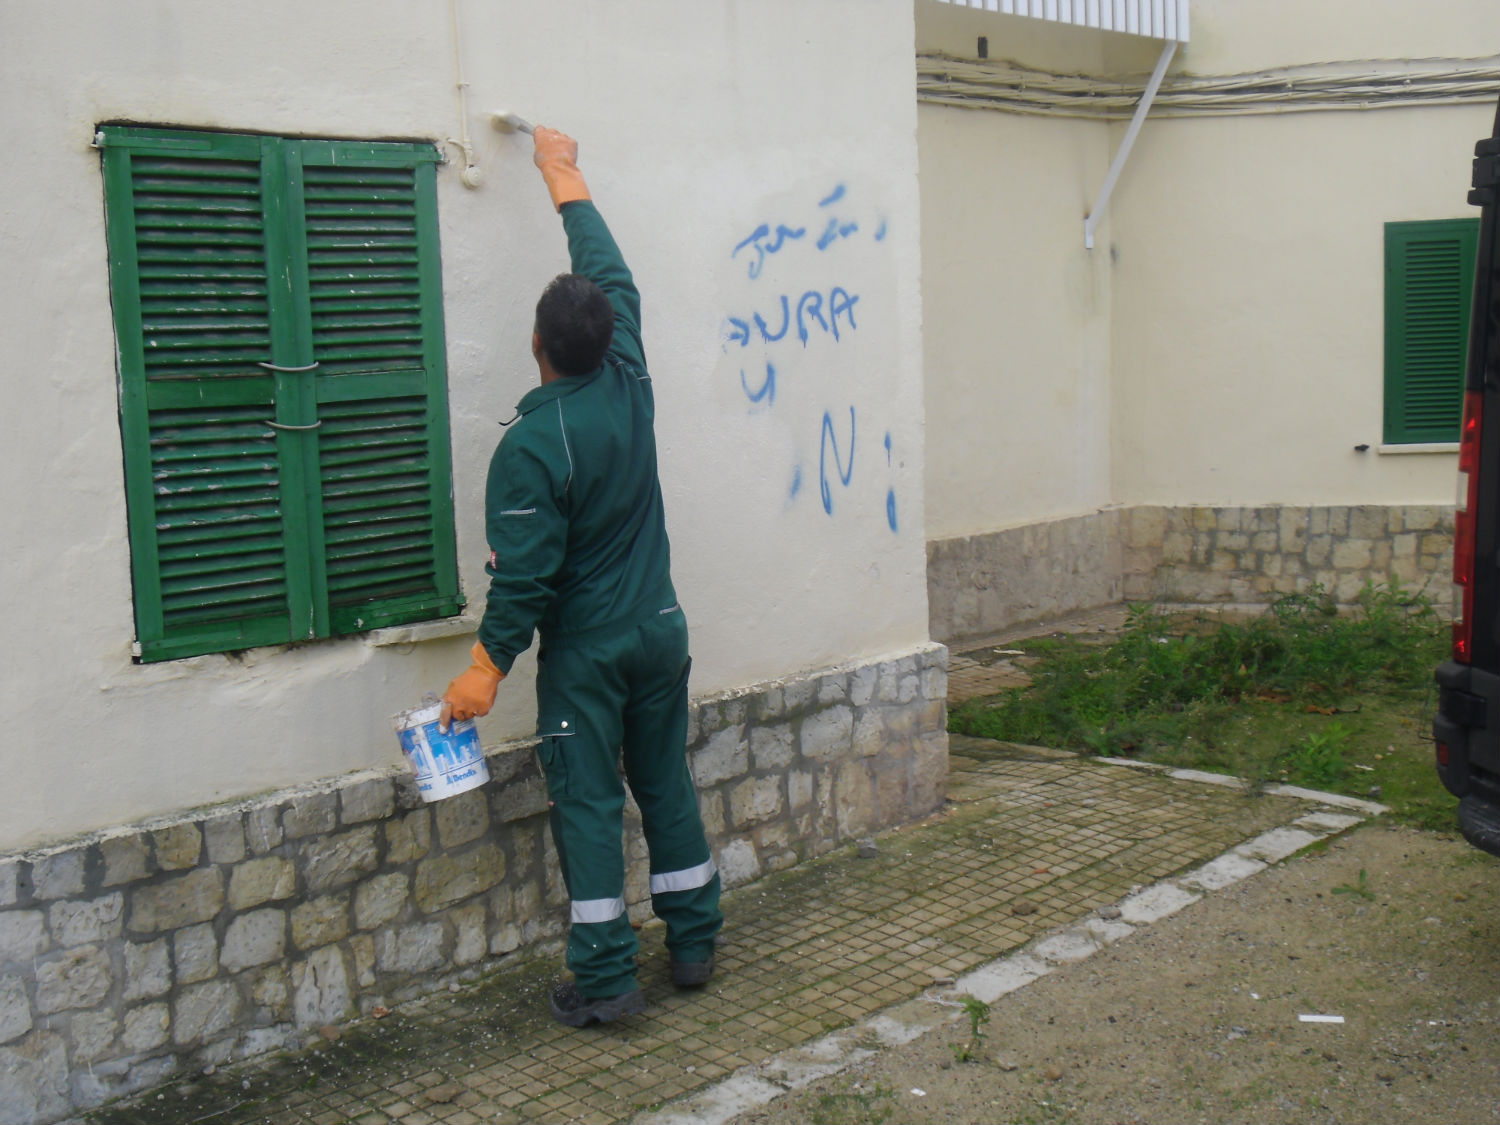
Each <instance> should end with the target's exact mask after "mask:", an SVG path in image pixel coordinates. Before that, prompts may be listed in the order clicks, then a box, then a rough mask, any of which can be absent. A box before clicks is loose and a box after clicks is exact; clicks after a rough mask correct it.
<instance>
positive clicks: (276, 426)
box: [266, 418, 323, 430]
mask: <svg viewBox="0 0 1500 1125" xmlns="http://www.w3.org/2000/svg"><path fill="white" fill-rule="evenodd" d="M322 424H323V419H321V418H319V419H318V420H317V421H316V422H314V423H313V424H312V425H311V426H288V425H287V424H286V423H285V422H273V421H271V420H270V419H269V418H267V419H266V425H268V426H270V427H271V429H273V430H316V429H317V428H318V427H319V426H321V425H322Z"/></svg>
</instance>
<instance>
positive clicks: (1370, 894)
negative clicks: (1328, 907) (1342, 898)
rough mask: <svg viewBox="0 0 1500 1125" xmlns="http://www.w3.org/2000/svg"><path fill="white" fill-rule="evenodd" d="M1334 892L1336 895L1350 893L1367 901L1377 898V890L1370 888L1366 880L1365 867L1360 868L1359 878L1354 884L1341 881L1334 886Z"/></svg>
mask: <svg viewBox="0 0 1500 1125" xmlns="http://www.w3.org/2000/svg"><path fill="white" fill-rule="evenodd" d="M1333 893H1334V894H1336V895H1350V896H1352V897H1355V898H1362V899H1365V900H1367V901H1372V900H1373V899H1374V898H1375V892H1374V891H1372V890H1370V888H1369V885H1368V884H1367V883H1366V882H1365V869H1364V868H1363V867H1361V868H1360V869H1359V879H1358V881H1357V882H1356V883H1355V884H1354V885H1352V886H1351V885H1350V884H1348V883H1341V884H1339V885H1338V886H1337V887H1334V888H1333Z"/></svg>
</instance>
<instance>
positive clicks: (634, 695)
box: [537, 605, 723, 998]
mask: <svg viewBox="0 0 1500 1125" xmlns="http://www.w3.org/2000/svg"><path fill="white" fill-rule="evenodd" d="M690 664H691V661H690V660H689V659H688V637H687V622H686V621H685V620H684V618H683V614H682V610H681V609H680V608H679V607H677V606H675V605H674V606H671V607H669V608H667V609H664V610H662V611H661V612H659V613H655V614H653V615H652V617H651V618H650V619H648V620H647V621H646V622H645V623H643V624H641V625H637V626H635V627H633V628H630V629H629V630H628V631H624V632H621V633H618V634H616V635H613V636H609V637H607V638H605V639H588V638H583V639H569V640H568V641H566V642H562V643H557V644H550V645H549V644H548V643H547V639H546V638H545V637H544V638H543V640H542V646H541V651H540V653H539V664H538V672H537V705H538V729H537V733H538V735H539V736H540V739H541V740H540V742H539V743H538V745H537V754H538V757H540V759H541V763H542V768H543V770H544V771H545V773H546V776H547V797H548V804H549V805H550V806H551V808H550V817H551V822H552V838H553V840H554V842H555V843H556V844H557V855H558V860H559V861H560V862H561V864H562V873H563V879H564V881H565V882H566V884H567V888H568V896H569V898H570V899H571V900H572V929H571V932H570V933H569V935H568V952H567V963H568V968H569V969H571V970H572V971H573V975H574V978H575V980H576V982H577V985H578V990H579V991H580V992H581V993H582V994H583V995H584V996H586V997H589V998H597V997H606V996H618V995H619V994H620V993H623V992H629V991H630V990H631V989H633V988H635V987H636V980H635V956H636V948H637V943H636V937H635V931H634V930H633V929H632V928H631V925H630V919H629V917H628V916H627V915H626V912H625V898H624V894H625V856H624V851H623V847H622V843H621V834H622V814H623V811H624V807H625V787H624V785H623V784H622V783H621V780H620V764H621V762H622V760H623V763H624V767H625V779H626V780H627V781H628V782H629V784H630V792H631V794H632V795H633V796H634V797H635V801H636V804H637V805H638V806H639V807H640V810H641V822H642V825H643V827H644V829H645V834H646V846H647V848H648V849H649V850H650V854H651V906H652V909H653V910H655V912H656V916H657V917H658V918H660V919H661V920H662V921H663V922H665V923H666V928H667V934H666V943H667V949H668V951H669V952H670V953H671V955H672V957H673V958H675V959H676V960H679V961H704V960H707V959H708V957H710V956H711V955H712V954H713V948H714V936H715V935H716V934H717V933H718V931H719V927H720V926H721V925H722V922H723V919H722V916H721V915H720V913H719V875H718V871H717V869H716V868H715V867H714V863H713V858H712V856H711V854H710V852H709V848H708V841H707V839H706V838H705V836H704V834H703V821H702V819H701V818H700V817H699V815H698V795H697V791H696V789H695V788H694V785H693V778H692V774H691V773H690V772H689V771H688V764H687V754H686V740H687V719H688V669H689V666H690Z"/></svg>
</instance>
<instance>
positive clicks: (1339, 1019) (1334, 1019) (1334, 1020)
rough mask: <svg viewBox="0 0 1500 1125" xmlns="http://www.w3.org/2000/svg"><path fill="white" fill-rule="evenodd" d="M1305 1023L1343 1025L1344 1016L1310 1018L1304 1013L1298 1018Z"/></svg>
mask: <svg viewBox="0 0 1500 1125" xmlns="http://www.w3.org/2000/svg"><path fill="white" fill-rule="evenodd" d="M1297 1018H1298V1019H1299V1020H1301V1021H1302V1022H1303V1023H1343V1022H1344V1017H1343V1016H1310V1015H1308V1014H1307V1013H1306V1012H1303V1013H1302V1014H1301V1015H1299V1016H1298V1017H1297Z"/></svg>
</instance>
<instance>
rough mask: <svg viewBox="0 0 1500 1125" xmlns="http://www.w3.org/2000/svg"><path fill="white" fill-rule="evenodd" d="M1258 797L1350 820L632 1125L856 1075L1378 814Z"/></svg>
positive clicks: (1312, 827) (1237, 863)
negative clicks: (976, 1003)
mask: <svg viewBox="0 0 1500 1125" xmlns="http://www.w3.org/2000/svg"><path fill="white" fill-rule="evenodd" d="M1096 760H1097V761H1100V762H1102V763H1109V764H1114V765H1124V766H1132V767H1144V768H1147V769H1153V770H1160V771H1161V772H1163V773H1165V774H1167V775H1168V776H1170V777H1172V778H1174V779H1175V780H1180V781H1189V782H1196V783H1198V784H1210V785H1234V786H1237V787H1246V786H1247V785H1248V783H1247V782H1245V781H1243V780H1242V779H1240V778H1234V777H1230V776H1228V775H1224V774H1209V773H1204V772H1202V771H1199V770H1174V769H1170V768H1167V767H1161V766H1155V765H1152V764H1150V763H1142V762H1134V761H1131V760H1129V759H1124V758H1119V759H1108V758H1105V759H1096ZM1267 791H1268V792H1273V793H1276V794H1277V795H1279V796H1283V797H1294V798H1297V799H1299V800H1302V801H1306V802H1308V803H1310V804H1316V805H1322V806H1325V808H1327V807H1332V808H1339V809H1347V810H1349V811H1348V812H1347V813H1334V812H1327V811H1322V810H1316V809H1315V810H1313V811H1311V812H1307V813H1303V814H1300V815H1299V816H1297V817H1296V818H1294V819H1293V820H1292V821H1290V822H1289V823H1288V824H1285V825H1281V826H1280V827H1277V828H1272V829H1270V830H1268V831H1266V832H1262V833H1261V834H1260V835H1258V836H1255V837H1252V838H1251V839H1249V840H1246V841H1245V842H1244V843H1241V844H1237V845H1236V846H1235V847H1233V848H1230V849H1229V850H1228V851H1226V852H1224V853H1223V854H1222V855H1219V856H1217V857H1215V858H1214V859H1212V860H1209V861H1208V862H1207V863H1205V864H1202V865H1201V866H1199V867H1197V868H1194V869H1193V870H1191V871H1188V872H1186V873H1185V874H1182V875H1178V876H1175V877H1173V878H1171V879H1163V880H1161V881H1160V882H1157V883H1153V884H1151V885H1150V886H1148V887H1143V888H1140V889H1138V890H1135V891H1133V892H1132V893H1131V894H1129V895H1127V896H1125V898H1123V899H1121V900H1120V901H1119V903H1117V904H1116V905H1115V906H1113V907H1105V908H1103V909H1102V910H1100V911H1098V912H1097V913H1096V915H1094V916H1091V917H1088V918H1085V919H1083V920H1081V921H1078V922H1072V923H1069V924H1068V925H1066V926H1060V927H1058V928H1057V929H1055V930H1052V931H1051V932H1049V933H1046V934H1043V935H1041V936H1040V937H1037V938H1036V939H1034V940H1032V941H1030V942H1028V943H1027V944H1026V945H1024V946H1022V947H1021V948H1020V949H1018V950H1016V951H1015V952H1013V953H1010V954H1007V955H1006V956H1004V957H1001V958H998V959H996V960H994V961H991V962H990V963H989V964H986V965H981V966H980V967H979V968H977V969H974V970H973V971H971V972H968V973H965V974H964V975H963V976H961V977H959V978H958V979H957V980H956V981H954V982H953V984H952V985H951V986H947V987H942V988H932V989H928V990H927V991H926V992H925V993H923V994H922V995H921V996H919V997H915V998H913V999H911V1000H908V1001H904V1002H902V1003H900V1004H896V1005H893V1006H892V1007H889V1008H886V1009H884V1010H883V1011H880V1012H877V1013H876V1014H875V1015H873V1016H870V1017H869V1018H867V1019H865V1020H862V1021H860V1022H859V1023H857V1024H854V1025H853V1026H851V1027H847V1028H843V1029H841V1030H839V1031H835V1032H832V1033H831V1034H829V1035H825V1036H823V1037H822V1038H820V1039H817V1040H814V1041H813V1042H811V1043H807V1044H804V1045H802V1046H800V1047H793V1048H790V1049H788V1050H785V1051H781V1052H779V1053H778V1054H776V1055H774V1056H773V1057H771V1058H769V1059H766V1060H764V1061H763V1062H760V1063H757V1064H754V1065H752V1066H746V1067H742V1068H741V1069H739V1070H737V1071H735V1072H734V1074H732V1075H730V1076H729V1077H728V1078H726V1079H725V1080H724V1081H722V1082H720V1083H718V1084H717V1085H714V1086H710V1087H709V1088H708V1089H705V1090H700V1091H698V1092H697V1093H696V1094H693V1095H691V1096H690V1097H687V1098H685V1099H683V1100H681V1101H677V1102H673V1103H671V1104H670V1105H667V1106H663V1107H662V1108H660V1109H658V1110H654V1111H650V1112H646V1113H642V1114H638V1115H637V1116H636V1117H634V1118H633V1119H632V1125H722V1123H723V1122H727V1121H730V1120H732V1119H733V1118H735V1117H736V1116H738V1115H739V1114H741V1113H744V1112H746V1111H748V1110H752V1109H755V1108H757V1107H759V1106H763V1105H768V1104H769V1103H771V1102H773V1101H775V1100H776V1099H777V1098H780V1097H784V1096H785V1095H787V1094H790V1093H794V1092H796V1091H798V1090H801V1089H804V1088H806V1087H807V1086H810V1085H812V1084H813V1083H814V1082H817V1081H819V1080H821V1079H823V1078H828V1077H831V1076H832V1075H835V1074H838V1073H840V1072H841V1071H844V1070H847V1069H849V1068H850V1067H853V1066H856V1065H858V1064H859V1063H861V1062H864V1061H865V1060H866V1059H869V1058H871V1057H872V1056H873V1055H875V1054H876V1053H878V1052H879V1051H880V1050H882V1049H886V1048H891V1047H898V1046H901V1045H903V1044H906V1043H910V1042H912V1041H914V1040H916V1039H919V1038H921V1037H922V1036H923V1035H925V1034H927V1033H928V1032H930V1031H933V1030H935V1029H937V1028H939V1027H943V1026H945V1025H947V1024H952V1023H958V1022H960V1021H962V1020H963V1019H964V1018H965V1017H964V1008H963V998H964V997H965V996H972V997H974V998H975V999H977V1000H980V1001H982V1002H983V1003H986V1004H991V1003H994V1002H995V1001H996V1000H998V999H1000V998H1001V997H1002V996H1005V995H1008V994H1009V993H1012V992H1015V991H1018V990H1019V989H1022V988H1025V987H1026V986H1027V985H1029V984H1031V983H1032V982H1033V981H1036V980H1040V979H1041V978H1042V977H1044V976H1046V975H1048V974H1049V973H1051V972H1053V971H1055V970H1056V969H1058V968H1061V967H1062V966H1064V965H1069V964H1074V963H1077V962H1079V961H1083V960H1085V959H1087V958H1088V957H1091V956H1093V954H1095V953H1097V952H1098V951H1099V950H1101V949H1104V948H1106V947H1108V946H1110V945H1113V944H1114V943H1115V942H1117V941H1120V940H1122V939H1124V938H1127V937H1129V936H1130V935H1131V934H1133V933H1135V932H1136V931H1137V930H1138V929H1141V928H1143V927H1145V926H1149V925H1151V924H1152V923H1154V922H1158V921H1160V920H1162V919H1163V918H1168V917H1170V916H1171V915H1173V914H1176V913H1177V912H1178V911H1180V910H1182V909H1184V908H1185V907H1188V906H1191V905H1192V904H1193V903H1195V902H1198V901H1199V900H1200V899H1202V898H1203V896H1204V895H1205V894H1208V893H1213V892H1216V891H1222V890H1224V889H1225V888H1228V887H1231V886H1233V885H1234V884H1236V883H1238V882H1240V881H1242V880H1244V879H1248V878H1250V877H1251V876H1252V875H1256V874H1259V873H1260V872H1262V871H1265V870H1266V869H1267V868H1268V867H1270V866H1271V865H1273V864H1275V863H1279V862H1281V861H1282V860H1284V859H1287V858H1289V857H1290V856H1293V855H1295V854H1296V853H1297V852H1299V851H1302V850H1303V849H1305V848H1307V847H1309V846H1311V845H1313V844H1316V843H1318V842H1320V841H1323V840H1327V839H1329V838H1331V837H1334V836H1337V835H1341V834H1342V833H1344V832H1347V831H1349V830H1350V829H1352V828H1355V827H1358V826H1359V825H1361V824H1364V823H1365V821H1366V819H1367V818H1369V817H1372V816H1379V815H1380V814H1382V813H1384V812H1386V811H1387V810H1386V808H1385V806H1383V805H1379V804H1376V803H1375V802H1373V801H1361V800H1358V799H1356V798H1352V797H1345V796H1343V795H1341V794H1338V793H1323V792H1319V791H1318V790H1315V789H1302V788H1299V787H1296V786H1286V785H1281V786H1269V787H1268V788H1267Z"/></svg>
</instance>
